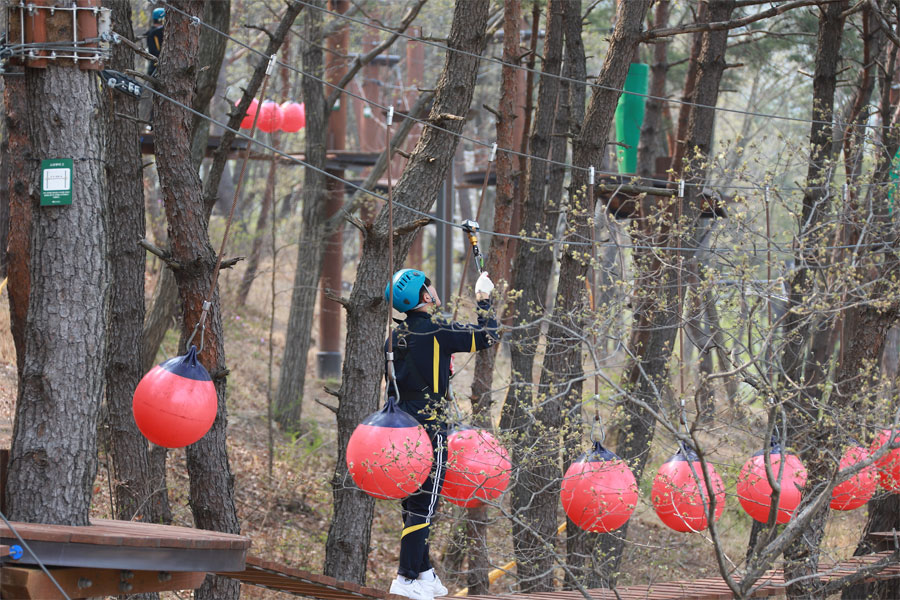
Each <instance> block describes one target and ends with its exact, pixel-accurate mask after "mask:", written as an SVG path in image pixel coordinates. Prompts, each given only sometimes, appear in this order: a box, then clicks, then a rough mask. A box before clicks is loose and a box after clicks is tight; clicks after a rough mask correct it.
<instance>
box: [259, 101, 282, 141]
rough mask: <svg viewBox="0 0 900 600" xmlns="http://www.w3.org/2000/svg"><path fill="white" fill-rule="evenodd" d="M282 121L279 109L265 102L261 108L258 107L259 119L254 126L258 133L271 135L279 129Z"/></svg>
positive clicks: (269, 102) (273, 104)
mask: <svg viewBox="0 0 900 600" xmlns="http://www.w3.org/2000/svg"><path fill="white" fill-rule="evenodd" d="M283 119H284V117H283V116H282V115H281V107H280V106H278V105H277V104H275V103H274V102H272V101H271V100H266V101H265V102H263V103H262V106H261V107H259V118H258V119H257V120H256V126H257V127H258V128H259V130H260V131H264V132H266V133H272V132H273V131H278V129H280V128H281V122H282V120H283Z"/></svg>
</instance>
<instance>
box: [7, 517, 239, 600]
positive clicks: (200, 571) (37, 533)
mask: <svg viewBox="0 0 900 600" xmlns="http://www.w3.org/2000/svg"><path fill="white" fill-rule="evenodd" d="M12 526H13V527H14V528H15V531H16V533H18V534H19V536H21V537H22V539H24V540H25V542H26V543H27V545H28V548H25V547H24V544H21V543H20V542H19V540H18V538H17V537H16V536H15V535H14V534H13V532H12V531H11V530H10V528H9V527H8V526H7V525H6V524H5V523H0V546H10V545H13V544H19V545H22V546H23V550H24V555H23V556H22V557H21V558H20V559H19V560H15V561H13V560H5V559H0V560H3V568H2V569H0V596H2V597H3V598H40V599H42V600H43V599H50V598H62V597H63V595H62V594H61V593H60V592H59V589H58V588H57V587H56V585H54V583H53V580H51V579H50V577H48V576H47V575H46V574H45V573H44V572H43V571H42V570H41V569H40V568H38V567H37V564H38V559H40V561H41V562H42V563H43V564H44V565H45V566H46V567H47V568H48V570H49V571H50V573H51V575H52V576H53V579H54V580H56V582H57V583H59V585H60V586H62V588H63V590H64V591H65V592H66V595H68V596H69V597H70V598H85V597H94V596H105V595H116V594H125V593H133V594H135V593H139V592H153V591H167V590H183V589H194V588H196V587H199V586H200V585H201V584H202V583H203V580H204V579H205V578H206V575H207V573H209V572H213V573H214V572H216V571H224V570H237V571H239V570H242V569H243V568H244V564H245V560H246V557H247V549H248V548H249V547H250V538H248V537H244V536H240V535H232V534H227V533H220V532H217V531H205V530H201V529H192V528H189V527H175V526H169V525H154V524H151V523H134V522H130V521H110V520H105V519H96V520H93V521H91V525H89V526H86V527H74V526H68V525H44V524H39V523H21V522H13V523H12ZM29 548H30V551H29Z"/></svg>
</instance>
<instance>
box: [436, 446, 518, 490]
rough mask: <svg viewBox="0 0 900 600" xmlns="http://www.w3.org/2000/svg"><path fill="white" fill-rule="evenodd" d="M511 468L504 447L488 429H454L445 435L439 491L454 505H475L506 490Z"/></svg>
mask: <svg viewBox="0 0 900 600" xmlns="http://www.w3.org/2000/svg"><path fill="white" fill-rule="evenodd" d="M511 469H512V463H510V461H509V454H508V453H507V452H506V448H504V447H503V446H502V445H501V444H500V442H498V441H497V439H496V438H495V437H494V436H493V435H491V434H490V433H489V432H487V431H485V430H484V429H463V430H461V431H454V432H453V433H451V434H450V436H449V437H448V438H447V470H446V474H445V475H444V487H443V490H442V493H443V495H444V496H446V497H447V500H448V501H449V502H451V503H453V504H456V505H457V506H465V507H467V508H471V507H473V506H478V505H480V504H482V503H484V502H487V501H489V500H494V499H496V498H497V497H499V496H500V494H502V493H503V492H504V490H506V486H507V485H508V484H509V473H510V470H511Z"/></svg>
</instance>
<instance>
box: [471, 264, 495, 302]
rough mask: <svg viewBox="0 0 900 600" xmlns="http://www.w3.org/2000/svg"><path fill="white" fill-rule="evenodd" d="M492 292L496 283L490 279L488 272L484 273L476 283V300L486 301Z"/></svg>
mask: <svg viewBox="0 0 900 600" xmlns="http://www.w3.org/2000/svg"><path fill="white" fill-rule="evenodd" d="M492 291H494V282H493V281H491V278H490V277H488V274H487V271H484V272H482V273H481V275H479V276H478V279H477V280H476V281H475V299H476V300H485V299H486V298H488V296H490V295H491V292H492Z"/></svg>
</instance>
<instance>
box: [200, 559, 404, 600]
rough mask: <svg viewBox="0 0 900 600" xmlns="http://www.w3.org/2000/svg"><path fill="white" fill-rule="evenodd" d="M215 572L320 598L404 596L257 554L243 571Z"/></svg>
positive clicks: (393, 599) (373, 599) (389, 598)
mask: <svg viewBox="0 0 900 600" xmlns="http://www.w3.org/2000/svg"><path fill="white" fill-rule="evenodd" d="M216 575H224V576H225V577H231V578H232V579H237V580H238V581H240V582H241V583H249V584H251V585H258V586H260V587H264V588H268V589H271V590H278V591H281V592H288V593H291V594H294V595H297V596H307V597H310V598H320V599H322V600H360V599H366V600H407V599H405V598H403V597H402V596H395V595H394V594H389V593H387V592H384V591H382V590H377V589H375V588H370V587H365V586H361V585H358V584H355V583H351V582H349V581H339V580H337V579H334V578H333V577H328V576H326V575H320V574H318V573H311V572H309V571H304V570H302V569H295V568H294V567H289V566H288V565H285V564H281V563H277V562H274V561H269V560H263V559H262V558H260V557H258V556H248V557H247V566H246V568H245V569H244V570H243V571H238V572H218V573H216Z"/></svg>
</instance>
